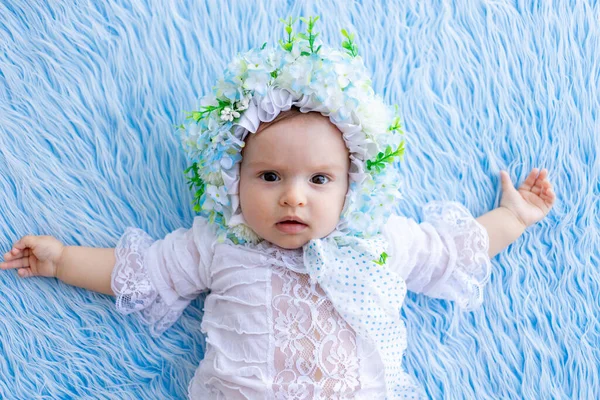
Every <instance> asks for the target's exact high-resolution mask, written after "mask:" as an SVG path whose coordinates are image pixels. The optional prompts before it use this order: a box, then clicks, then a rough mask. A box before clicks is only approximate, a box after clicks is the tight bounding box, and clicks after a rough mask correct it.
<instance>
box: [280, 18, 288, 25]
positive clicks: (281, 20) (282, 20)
mask: <svg viewBox="0 0 600 400" xmlns="http://www.w3.org/2000/svg"><path fill="white" fill-rule="evenodd" d="M279 21H280V22H282V23H284V24H286V25H287V22H285V20H284V19H283V18H279Z"/></svg>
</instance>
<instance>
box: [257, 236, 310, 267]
mask: <svg viewBox="0 0 600 400" xmlns="http://www.w3.org/2000/svg"><path fill="white" fill-rule="evenodd" d="M255 250H257V251H259V252H261V253H263V254H264V255H266V256H267V257H268V258H270V260H269V263H270V264H273V265H276V266H278V267H283V268H286V269H289V270H291V271H294V272H297V273H299V274H305V273H307V272H306V268H305V267H304V254H303V251H302V249H301V248H300V249H293V250H289V249H284V248H282V247H279V246H276V245H274V244H271V243H269V242H267V241H266V240H263V241H262V242H260V243H258V244H257V245H256V246H255Z"/></svg>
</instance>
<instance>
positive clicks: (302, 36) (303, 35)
mask: <svg viewBox="0 0 600 400" xmlns="http://www.w3.org/2000/svg"><path fill="white" fill-rule="evenodd" d="M297 36H298V37H299V38H301V39H304V40H308V36H306V35H305V34H304V33H299V34H298V35H297Z"/></svg>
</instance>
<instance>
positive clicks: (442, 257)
mask: <svg viewBox="0 0 600 400" xmlns="http://www.w3.org/2000/svg"><path fill="white" fill-rule="evenodd" d="M423 211H424V222H423V223H421V224H417V223H416V222H415V221H414V220H411V219H407V218H404V217H399V216H392V217H391V218H390V221H388V223H387V224H386V228H385V230H384V232H385V234H386V235H387V237H388V240H389V242H390V264H391V265H392V268H394V269H395V270H396V271H398V273H399V274H400V275H401V276H402V277H403V278H404V280H405V281H406V286H407V289H408V290H411V291H413V292H419V293H424V294H425V295H427V296H431V297H435V298H441V299H447V300H453V301H455V302H457V304H458V305H459V307H460V308H461V309H463V310H473V309H475V308H477V307H479V306H480V305H481V304H482V302H483V287H484V286H485V284H486V283H487V281H488V280H489V277H490V273H491V262H490V258H489V255H488V249H489V237H488V234H487V231H486V230H485V228H484V227H483V226H482V225H481V224H479V223H478V222H477V221H476V220H475V218H474V217H473V216H472V215H471V213H470V212H469V211H468V210H467V209H466V208H465V207H464V206H463V205H461V204H460V203H456V202H441V201H434V202H431V203H428V204H427V205H426V206H425V207H424V209H423Z"/></svg>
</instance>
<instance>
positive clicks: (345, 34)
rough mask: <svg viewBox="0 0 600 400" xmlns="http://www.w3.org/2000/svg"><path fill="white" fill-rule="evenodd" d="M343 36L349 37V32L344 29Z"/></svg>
mask: <svg viewBox="0 0 600 400" xmlns="http://www.w3.org/2000/svg"><path fill="white" fill-rule="evenodd" d="M342 35H344V37H348V31H347V30H345V29H343V28H342Z"/></svg>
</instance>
